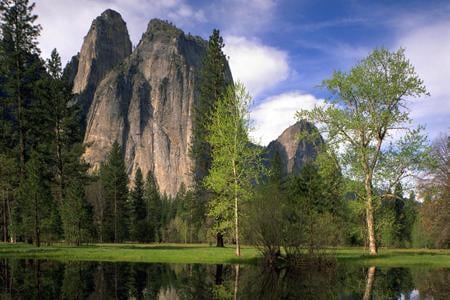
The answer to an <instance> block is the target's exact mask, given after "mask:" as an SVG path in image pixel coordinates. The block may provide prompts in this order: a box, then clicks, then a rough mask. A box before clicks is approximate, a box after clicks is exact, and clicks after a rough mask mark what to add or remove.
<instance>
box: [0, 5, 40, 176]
mask: <svg viewBox="0 0 450 300" xmlns="http://www.w3.org/2000/svg"><path fill="white" fill-rule="evenodd" d="M34 6H35V4H31V5H30V4H29V1H28V0H2V1H1V2H0V12H1V18H0V19H1V23H0V27H1V39H0V50H1V65H2V71H3V72H2V81H3V83H4V85H3V91H2V92H3V93H2V96H3V97H4V99H2V102H3V103H4V104H3V105H4V107H5V106H6V113H7V114H8V118H9V119H10V120H11V123H12V124H10V126H4V129H9V130H11V132H10V134H9V138H10V142H9V143H8V144H9V145H10V146H12V147H14V149H15V150H14V151H15V152H16V153H17V157H18V161H19V170H20V172H19V176H20V180H22V179H23V178H24V174H25V162H26V159H27V151H28V150H29V149H31V148H30V147H28V145H29V144H30V143H31V142H32V141H30V140H32V138H30V136H29V135H30V133H29V131H31V130H32V129H33V126H32V125H33V124H30V121H31V119H32V118H30V116H31V115H32V114H30V112H29V111H30V106H32V105H35V104H36V103H35V102H36V99H35V96H36V95H35V87H36V83H37V81H38V80H39V79H40V76H41V75H42V73H43V66H42V62H41V60H40V59H39V49H38V47H37V38H38V36H39V33H40V30H41V27H40V26H39V25H36V24H34V23H35V21H36V19H37V16H36V15H34V14H33V9H34ZM3 113H5V108H4V109H3ZM34 125H36V124H34Z"/></svg>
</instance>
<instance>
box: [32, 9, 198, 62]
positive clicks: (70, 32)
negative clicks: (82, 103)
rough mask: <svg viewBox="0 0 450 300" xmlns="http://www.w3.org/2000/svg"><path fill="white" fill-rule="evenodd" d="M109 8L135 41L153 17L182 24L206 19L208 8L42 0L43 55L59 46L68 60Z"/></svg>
mask: <svg viewBox="0 0 450 300" xmlns="http://www.w3.org/2000/svg"><path fill="white" fill-rule="evenodd" d="M108 8H111V9H114V10H116V11H118V12H119V13H120V14H121V15H122V17H123V19H124V20H125V22H126V23H127V27H128V31H129V33H130V38H131V40H132V42H133V43H134V44H136V43H137V42H138V41H139V39H140V37H141V35H142V33H143V32H144V31H145V30H146V28H147V24H148V21H149V20H150V19H151V18H162V19H168V20H170V21H172V22H174V23H175V24H176V25H177V26H182V27H184V26H187V27H189V26H192V25H193V24H198V23H202V22H205V21H206V18H205V14H204V11H203V10H202V9H195V8H193V7H192V6H190V5H189V4H188V3H187V0H152V1H142V0H127V1H122V0H77V1H72V0H40V1H39V2H37V3H36V9H35V13H36V14H38V16H39V19H38V23H40V24H41V25H42V27H43V30H42V33H41V37H40V39H39V42H40V47H41V50H42V53H43V56H44V57H49V55H50V52H51V50H52V49H53V48H57V49H58V51H59V52H60V54H61V56H62V58H63V62H66V61H68V60H69V59H70V57H71V56H72V55H75V54H76V53H77V52H78V51H79V50H80V48H81V44H82V42H83V37H84V36H85V35H86V34H87V32H88V30H89V27H90V25H91V23H92V21H93V20H94V19H95V18H96V17H97V16H99V15H100V14H101V13H102V12H103V11H104V10H106V9H108Z"/></svg>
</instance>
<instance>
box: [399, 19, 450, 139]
mask: <svg viewBox="0 0 450 300" xmlns="http://www.w3.org/2000/svg"><path fill="white" fill-rule="evenodd" d="M397 47H405V48H406V56H407V57H408V58H409V59H410V61H411V63H412V64H413V65H414V67H415V69H416V72H417V74H418V75H419V76H420V77H421V78H422V79H423V80H424V83H425V86H426V87H427V90H428V92H430V94H431V96H430V97H425V98H424V99H421V100H418V101H414V102H413V103H412V105H411V116H412V117H413V118H414V119H415V120H416V121H417V122H419V123H426V124H427V128H428V129H429V131H430V133H431V134H432V135H433V136H436V135H437V134H438V133H439V132H447V131H448V128H449V126H450V122H449V118H450V85H449V82H450V22H449V21H444V22H438V23H434V24H428V25H425V26H423V25H422V24H421V26H416V27H413V28H412V29H409V30H407V31H405V32H402V33H401V35H400V38H399V41H398V45H397Z"/></svg>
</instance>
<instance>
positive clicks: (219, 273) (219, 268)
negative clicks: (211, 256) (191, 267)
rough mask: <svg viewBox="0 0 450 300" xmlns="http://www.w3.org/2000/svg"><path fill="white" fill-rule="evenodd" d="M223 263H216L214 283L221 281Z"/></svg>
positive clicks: (220, 282)
mask: <svg viewBox="0 0 450 300" xmlns="http://www.w3.org/2000/svg"><path fill="white" fill-rule="evenodd" d="M222 274H223V265H222V264H220V265H216V276H215V283H216V285H221V284H222V283H223V278H222Z"/></svg>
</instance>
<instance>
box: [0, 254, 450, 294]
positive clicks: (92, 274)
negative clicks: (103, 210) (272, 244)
mask: <svg viewBox="0 0 450 300" xmlns="http://www.w3.org/2000/svg"><path fill="white" fill-rule="evenodd" d="M0 276H1V280H0V289H1V291H0V299H252V300H257V299H450V269H439V268H438V269H426V268H375V267H358V266H348V265H336V266H331V267H330V266H328V267H305V268H302V269H301V270H295V271H286V270H281V271H280V270H267V269H263V268H262V267H258V266H253V265H240V266H239V265H170V264H145V263H110V262H79V261H74V262H64V263H62V262H56V261H48V260H32V259H1V260H0Z"/></svg>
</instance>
